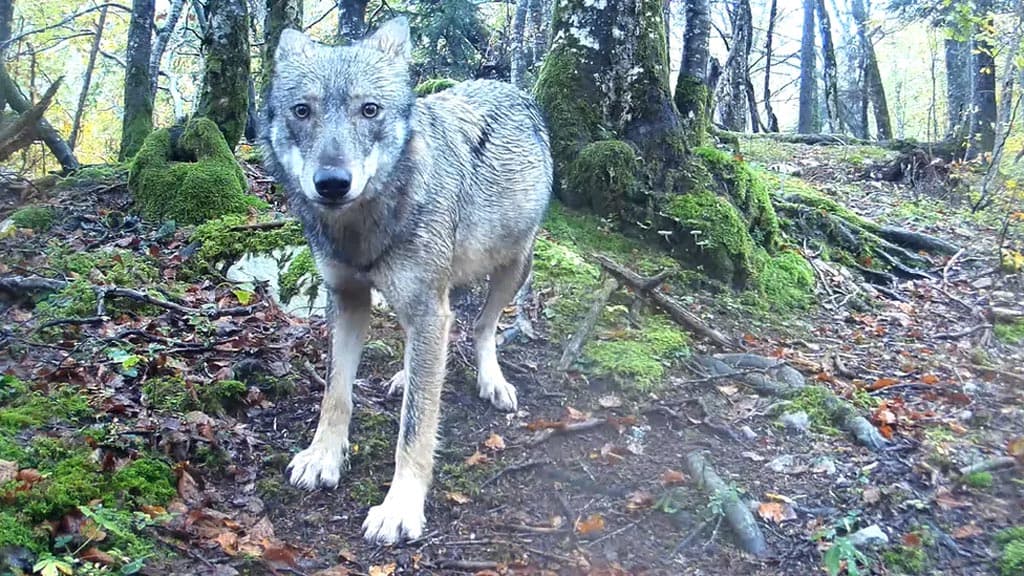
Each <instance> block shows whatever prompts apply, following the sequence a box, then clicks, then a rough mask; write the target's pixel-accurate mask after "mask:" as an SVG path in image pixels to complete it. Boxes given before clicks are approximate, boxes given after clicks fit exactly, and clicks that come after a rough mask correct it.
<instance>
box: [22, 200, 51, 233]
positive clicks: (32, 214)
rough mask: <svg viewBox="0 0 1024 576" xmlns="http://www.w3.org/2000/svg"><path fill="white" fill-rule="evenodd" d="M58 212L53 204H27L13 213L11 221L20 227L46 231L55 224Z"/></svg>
mask: <svg viewBox="0 0 1024 576" xmlns="http://www.w3.org/2000/svg"><path fill="white" fill-rule="evenodd" d="M56 218H57V212H56V211H55V210H54V209H53V207H51V206H25V207H24V208H19V209H18V210H15V211H14V213H13V214H11V222H13V223H14V225H15V226H17V227H18V228H25V229H28V230H35V231H36V232H45V231H47V230H49V229H50V228H51V227H52V226H53V222H54V220H56Z"/></svg>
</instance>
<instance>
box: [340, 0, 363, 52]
mask: <svg viewBox="0 0 1024 576" xmlns="http://www.w3.org/2000/svg"><path fill="white" fill-rule="evenodd" d="M368 3H369V1H368V0H338V40H339V41H340V42H352V41H355V40H359V39H360V38H362V37H363V36H364V35H365V34H366V5H367V4H368Z"/></svg>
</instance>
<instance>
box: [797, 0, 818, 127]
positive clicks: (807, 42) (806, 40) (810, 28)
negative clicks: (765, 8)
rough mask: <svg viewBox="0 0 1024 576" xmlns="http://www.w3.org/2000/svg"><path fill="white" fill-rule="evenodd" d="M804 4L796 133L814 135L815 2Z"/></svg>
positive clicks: (815, 104)
mask: <svg viewBox="0 0 1024 576" xmlns="http://www.w3.org/2000/svg"><path fill="white" fill-rule="evenodd" d="M803 2H804V28H803V35H802V36H801V37H800V119H799V121H798V124H797V132H799V133H801V134H815V133H817V132H820V130H819V129H818V105H817V100H818V99H817V92H818V79H817V78H816V77H815V73H814V68H815V58H816V55H815V53H814V10H815V0H803Z"/></svg>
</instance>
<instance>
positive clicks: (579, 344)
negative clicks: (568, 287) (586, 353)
mask: <svg viewBox="0 0 1024 576" xmlns="http://www.w3.org/2000/svg"><path fill="white" fill-rule="evenodd" d="M618 288H619V283H618V282H616V281H615V279H614V278H609V279H607V280H605V282H604V284H603V285H602V286H601V289H600V290H599V291H598V292H597V294H595V295H594V301H593V302H592V303H591V304H590V310H589V311H588V312H587V315H586V316H584V317H583V321H582V322H580V325H579V328H577V329H576V333H575V334H573V335H572V338H570V339H569V343H568V344H566V345H565V350H564V351H562V358H561V359H560V360H559V361H558V367H557V368H558V370H559V371H560V372H564V371H566V370H568V369H569V367H570V366H572V365H573V363H574V362H576V359H577V358H579V357H580V354H581V353H582V352H583V346H584V345H585V344H586V343H587V339H588V338H590V334H591V333H592V332H593V331H594V327H595V326H597V321H598V320H599V319H600V318H601V312H603V311H604V306H605V304H607V303H608V298H610V297H611V295H612V292H615V291H616V290H618Z"/></svg>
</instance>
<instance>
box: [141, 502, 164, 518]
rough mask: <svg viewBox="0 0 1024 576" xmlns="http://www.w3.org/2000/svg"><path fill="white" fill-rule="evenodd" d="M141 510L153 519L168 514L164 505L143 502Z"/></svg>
mask: <svg viewBox="0 0 1024 576" xmlns="http://www.w3.org/2000/svg"><path fill="white" fill-rule="evenodd" d="M139 510H141V511H142V513H143V514H145V515H146V516H149V518H150V519H151V520H152V519H153V518H157V517H159V516H166V515H167V509H166V508H164V507H163V506H149V505H148V504H143V505H142V506H140V507H139Z"/></svg>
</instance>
